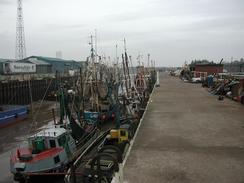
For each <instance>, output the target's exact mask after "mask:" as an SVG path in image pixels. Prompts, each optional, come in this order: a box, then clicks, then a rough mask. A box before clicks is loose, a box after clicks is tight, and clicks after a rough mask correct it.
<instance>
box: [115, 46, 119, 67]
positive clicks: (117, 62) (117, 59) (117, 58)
mask: <svg viewBox="0 0 244 183" xmlns="http://www.w3.org/2000/svg"><path fill="white" fill-rule="evenodd" d="M115 47H116V64H117V65H118V64H119V57H118V45H117V44H116V46H115Z"/></svg>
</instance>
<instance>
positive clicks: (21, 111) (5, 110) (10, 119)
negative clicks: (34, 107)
mask: <svg viewBox="0 0 244 183" xmlns="http://www.w3.org/2000/svg"><path fill="white" fill-rule="evenodd" d="M26 117H27V107H26V106H13V105H2V106H0V128H3V127H6V126H8V125H11V124H13V123H16V122H18V121H21V120H23V119H25V118H26Z"/></svg>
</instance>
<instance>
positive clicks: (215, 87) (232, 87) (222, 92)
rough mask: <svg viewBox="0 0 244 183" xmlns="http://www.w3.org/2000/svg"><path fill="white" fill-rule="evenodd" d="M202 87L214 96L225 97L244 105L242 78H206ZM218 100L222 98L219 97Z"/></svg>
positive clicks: (243, 80) (243, 82) (243, 81)
mask: <svg viewBox="0 0 244 183" xmlns="http://www.w3.org/2000/svg"><path fill="white" fill-rule="evenodd" d="M202 86H203V87H207V88H209V92H210V93H212V94H214V95H218V96H226V97H228V98H230V99H232V100H235V101H238V102H241V103H242V104H244V78H235V77H230V78H225V79H222V78H219V76H218V77H213V76H212V77H211V76H208V77H207V79H206V80H205V81H204V82H203V83H202ZM220 99H221V100H222V99H223V98H222V97H220Z"/></svg>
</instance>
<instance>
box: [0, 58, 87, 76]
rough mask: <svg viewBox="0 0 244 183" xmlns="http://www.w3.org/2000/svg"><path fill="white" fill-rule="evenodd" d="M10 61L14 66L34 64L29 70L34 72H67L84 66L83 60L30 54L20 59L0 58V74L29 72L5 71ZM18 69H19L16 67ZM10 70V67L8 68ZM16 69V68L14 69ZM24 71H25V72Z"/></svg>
mask: <svg viewBox="0 0 244 183" xmlns="http://www.w3.org/2000/svg"><path fill="white" fill-rule="evenodd" d="M10 62H11V63H12V64H13V65H14V66H15V67H17V65H18V66H20V65H21V64H20V63H22V65H23V66H25V67H23V68H24V69H26V68H27V67H30V66H33V65H35V69H34V70H31V73H35V74H54V73H56V72H58V73H60V74H66V73H69V71H70V70H79V69H80V68H84V67H85V62H82V61H75V60H64V59H60V58H52V57H43V56H30V57H27V58H25V59H22V60H18V61H11V60H10V59H0V75H4V74H5V75H6V74H18V73H29V72H28V71H26V70H24V71H23V70H22V71H21V70H19V71H17V72H13V71H11V72H7V71H6V68H7V67H6V66H7V65H9V63H10ZM18 69H21V68H20V67H18ZM10 70H11V69H10ZM15 71H16V70H15ZM25 71H26V72H25Z"/></svg>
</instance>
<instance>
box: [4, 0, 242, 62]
mask: <svg viewBox="0 0 244 183" xmlns="http://www.w3.org/2000/svg"><path fill="white" fill-rule="evenodd" d="M16 6H17V0H0V58H14V57H15V30H16V28H15V27H16V11H17V10H16V8H17V7H16ZM23 10H24V25H25V37H26V48H27V56H31V55H41V56H50V57H55V56H56V51H58V50H61V51H62V53H63V58H65V59H76V60H84V59H85V58H86V57H87V56H88V55H89V45H88V37H89V35H90V34H91V33H93V32H94V30H95V29H97V34H98V53H99V54H100V55H101V54H105V55H106V56H111V58H114V57H115V45H116V44H118V47H119V51H118V52H119V53H120V54H121V53H122V49H123V42H122V40H123V38H124V37H125V38H126V40H127V48H128V53H129V55H132V58H133V60H134V63H136V57H137V55H138V54H139V53H141V54H142V55H143V58H144V62H145V63H147V61H146V58H147V53H150V54H151V58H152V59H155V60H156V64H157V65H161V66H177V65H179V66H180V65H182V64H183V63H184V61H185V60H186V61H189V60H192V59H209V60H214V61H216V62H217V61H220V60H221V58H224V60H226V61H230V59H231V57H233V58H234V59H240V58H241V57H244V0H167V1H166V0H86V1H85V0H23Z"/></svg>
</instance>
